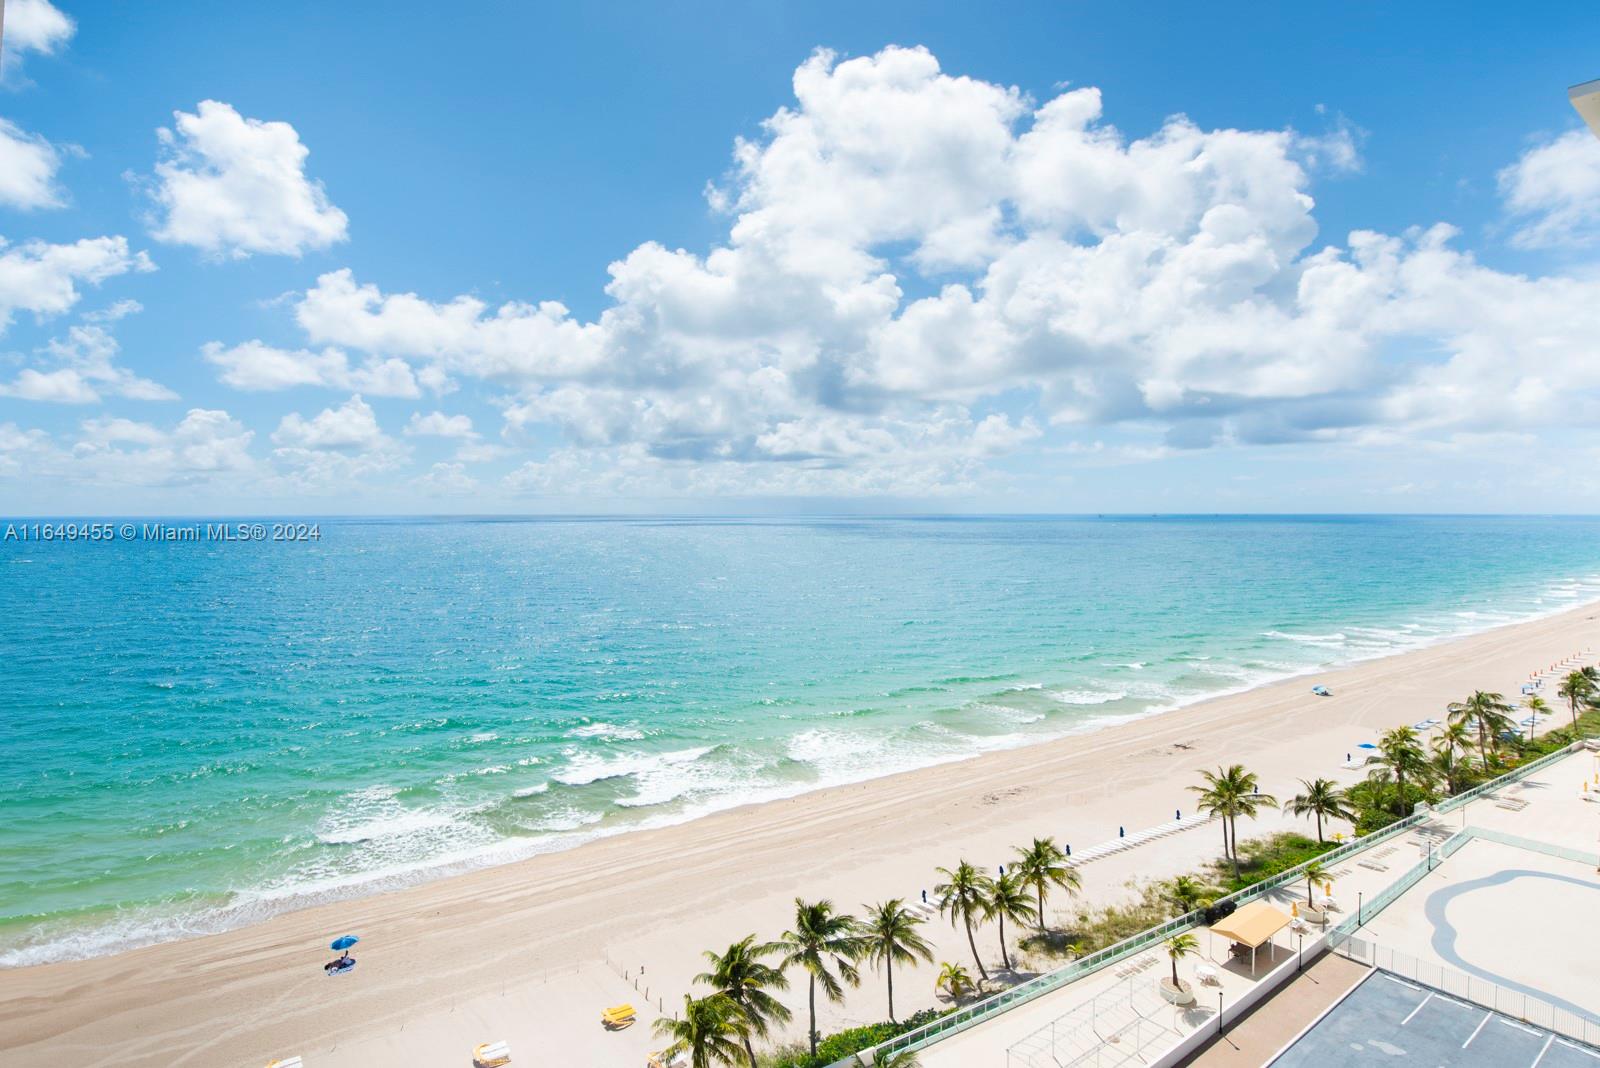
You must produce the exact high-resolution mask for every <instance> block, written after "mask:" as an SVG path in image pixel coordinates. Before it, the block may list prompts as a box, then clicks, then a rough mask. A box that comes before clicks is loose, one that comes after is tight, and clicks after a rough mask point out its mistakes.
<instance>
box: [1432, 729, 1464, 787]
mask: <svg viewBox="0 0 1600 1068" xmlns="http://www.w3.org/2000/svg"><path fill="white" fill-rule="evenodd" d="M1431 745H1432V748H1433V766H1434V769H1435V770H1436V771H1438V773H1439V774H1440V775H1442V776H1444V785H1445V789H1446V790H1448V791H1449V792H1450V793H1452V794H1453V793H1455V792H1456V791H1457V790H1458V789H1460V786H1459V785H1458V784H1459V783H1460V782H1461V773H1462V772H1463V771H1464V770H1466V759H1465V758H1466V756H1467V754H1468V753H1470V752H1471V751H1472V732H1471V731H1470V730H1469V729H1468V728H1467V725H1466V724H1465V723H1464V722H1460V721H1457V722H1455V723H1451V724H1448V725H1446V726H1444V727H1442V728H1440V730H1439V733H1438V734H1436V735H1434V738H1433V742H1432V743H1431ZM1457 754H1460V758H1459V759H1458V758H1457Z"/></svg>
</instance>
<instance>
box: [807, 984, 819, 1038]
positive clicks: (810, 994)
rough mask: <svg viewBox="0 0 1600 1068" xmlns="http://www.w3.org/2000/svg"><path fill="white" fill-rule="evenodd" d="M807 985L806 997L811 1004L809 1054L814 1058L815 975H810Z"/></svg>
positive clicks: (815, 1025)
mask: <svg viewBox="0 0 1600 1068" xmlns="http://www.w3.org/2000/svg"><path fill="white" fill-rule="evenodd" d="M809 986H810V989H809V990H807V992H806V997H807V999H808V1000H809V1002H810V1005H811V1034H810V1038H811V1056H812V1057H813V1058H815V1057H816V1055H817V977H816V976H814V975H813V976H812V977H811V982H810V984H809Z"/></svg>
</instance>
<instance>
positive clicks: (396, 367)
mask: <svg viewBox="0 0 1600 1068" xmlns="http://www.w3.org/2000/svg"><path fill="white" fill-rule="evenodd" d="M201 354H202V355H203V356H204V357H205V359H206V361H207V362H209V363H213V364H215V365H217V366H218V367H220V368H222V374H221V375H220V378H221V380H222V381H223V383H224V384H226V385H229V386H232V387H233V388H234V389H242V390H248V391H252V392H262V391H270V390H280V389H292V388H294V387H295V386H322V387H325V388H328V389H337V390H341V391H359V392H362V393H370V394H372V395H373V396H376V397H416V396H419V395H420V394H421V390H420V389H419V388H418V387H417V379H416V376H415V375H414V374H413V373H412V370H411V366H410V364H407V363H406V362H405V361H404V360H398V359H394V358H388V359H384V358H381V357H377V356H370V357H368V358H367V359H365V360H363V361H362V362H361V363H360V364H359V365H356V366H352V365H351V363H350V359H349V357H347V356H346V355H345V354H344V353H343V352H342V351H340V350H339V349H334V348H328V349H324V350H323V351H321V352H310V351H308V350H306V349H294V350H288V349H279V348H274V347H272V346H271V345H266V344H263V343H262V342H260V341H246V342H245V343H243V344H242V345H235V346H233V347H232V348H225V347H224V346H223V345H222V343H221V342H217V341H213V342H209V343H208V344H206V345H204V346H203V347H202V348H201Z"/></svg>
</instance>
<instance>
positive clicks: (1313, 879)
mask: <svg viewBox="0 0 1600 1068" xmlns="http://www.w3.org/2000/svg"><path fill="white" fill-rule="evenodd" d="M1300 874H1301V875H1303V876H1305V880H1306V904H1307V905H1313V904H1316V902H1315V901H1313V900H1312V897H1311V894H1312V891H1314V890H1315V889H1316V887H1317V884H1318V883H1320V882H1322V881H1324V880H1325V879H1327V877H1328V868H1327V866H1326V865H1325V864H1323V863H1322V861H1320V860H1311V861H1307V862H1306V866H1305V868H1304V869H1302V870H1301V872H1300Z"/></svg>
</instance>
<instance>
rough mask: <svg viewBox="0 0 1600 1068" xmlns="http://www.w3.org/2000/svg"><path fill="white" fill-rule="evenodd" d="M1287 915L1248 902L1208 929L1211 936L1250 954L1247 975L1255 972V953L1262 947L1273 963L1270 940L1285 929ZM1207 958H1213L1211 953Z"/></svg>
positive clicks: (1280, 911) (1275, 955)
mask: <svg viewBox="0 0 1600 1068" xmlns="http://www.w3.org/2000/svg"><path fill="white" fill-rule="evenodd" d="M1289 919H1290V917H1289V914H1288V913H1287V912H1284V911H1283V910H1282V909H1280V908H1276V907H1274V906H1272V905H1269V904H1268V903H1267V902H1265V901H1252V902H1250V904H1248V905H1245V906H1244V907H1243V908H1240V909H1239V910H1237V911H1236V912H1234V913H1232V914H1231V915H1229V916H1225V917H1223V918H1222V919H1220V920H1218V921H1217V922H1216V923H1214V924H1212V925H1211V933H1212V934H1213V935H1221V936H1223V937H1224V938H1226V939H1228V941H1229V942H1230V943H1232V944H1236V945H1240V946H1244V947H1246V948H1247V949H1249V950H1250V972H1251V974H1254V973H1255V970H1256V950H1257V949H1259V948H1260V947H1261V945H1262V944H1263V943H1265V944H1266V946H1267V952H1268V953H1269V954H1271V955H1272V957H1273V959H1274V960H1276V959H1277V947H1276V946H1275V945H1273V942H1272V936H1273V935H1275V934H1277V933H1278V932H1279V931H1281V930H1283V929H1284V928H1285V927H1287V926H1289ZM1211 956H1212V957H1213V958H1215V957H1216V952H1215V951H1214V950H1213V952H1212V954H1211Z"/></svg>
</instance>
